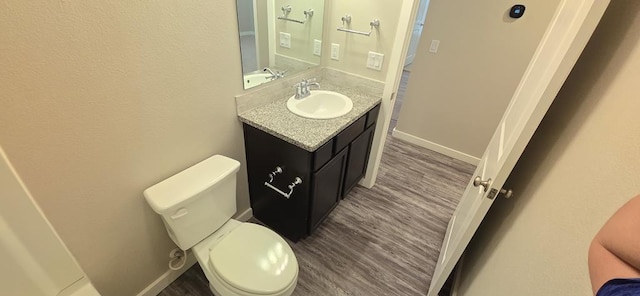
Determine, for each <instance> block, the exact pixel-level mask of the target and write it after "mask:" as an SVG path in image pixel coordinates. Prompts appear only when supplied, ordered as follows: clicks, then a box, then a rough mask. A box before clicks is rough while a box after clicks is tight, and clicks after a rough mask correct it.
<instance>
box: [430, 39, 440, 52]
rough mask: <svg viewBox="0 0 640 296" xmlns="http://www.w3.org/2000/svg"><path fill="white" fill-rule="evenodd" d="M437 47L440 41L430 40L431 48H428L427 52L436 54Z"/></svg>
mask: <svg viewBox="0 0 640 296" xmlns="http://www.w3.org/2000/svg"><path fill="white" fill-rule="evenodd" d="M438 46H440V40H435V39H434V40H431V46H429V52H432V53H436V52H438Z"/></svg>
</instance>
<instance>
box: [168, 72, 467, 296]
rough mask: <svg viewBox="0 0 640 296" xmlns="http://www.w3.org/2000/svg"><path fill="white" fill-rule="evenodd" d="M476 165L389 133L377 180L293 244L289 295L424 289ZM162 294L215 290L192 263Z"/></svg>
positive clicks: (408, 295) (333, 295) (416, 291)
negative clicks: (295, 272)
mask: <svg viewBox="0 0 640 296" xmlns="http://www.w3.org/2000/svg"><path fill="white" fill-rule="evenodd" d="M407 78H408V73H407V72H405V74H404V75H403V79H402V80H403V84H402V85H401V89H400V91H399V95H398V97H399V98H398V99H397V101H396V106H395V108H398V107H399V105H400V104H401V102H402V97H403V95H404V89H405V88H406V80H407ZM397 114H398V112H394V115H395V116H396V117H395V118H392V124H393V125H394V126H395V121H396V120H397ZM474 169H475V167H474V166H472V165H470V164H467V163H464V162H461V161H459V160H456V159H452V158H450V157H447V156H444V155H442V154H439V153H436V152H433V151H430V150H427V149H424V148H421V147H417V146H414V145H411V144H408V143H405V142H402V141H400V140H397V139H394V138H393V137H391V136H388V138H387V142H386V144H385V148H384V152H383V156H382V163H381V165H380V171H379V175H378V179H377V182H376V185H375V186H374V187H373V188H371V189H367V188H364V187H359V186H357V187H356V188H354V189H353V191H352V192H351V193H350V194H349V195H348V197H347V198H346V199H345V200H343V201H342V202H341V203H340V204H339V205H338V207H336V209H335V210H334V211H333V212H332V213H331V214H330V215H329V217H328V218H327V219H326V220H325V221H324V222H323V223H322V225H321V226H320V227H319V228H318V229H317V230H316V232H315V233H314V234H313V235H312V236H310V237H308V238H306V239H304V240H301V241H300V242H298V243H296V244H292V248H293V250H294V252H295V254H296V257H297V259H298V263H299V266H300V273H299V277H298V286H297V288H296V290H295V292H294V293H293V295H295V296H316V295H317V296H340V295H370V296H371V295H381V296H382V295H402V296H411V295H425V293H426V291H427V289H428V285H429V283H430V281H431V275H432V274H433V271H434V269H435V263H436V261H437V259H438V253H439V250H440V246H441V244H442V239H443V238H444V233H445V230H446V226H447V222H448V221H449V219H450V217H451V215H452V213H453V210H454V209H455V206H456V205H457V203H458V199H459V197H460V196H461V194H462V192H463V191H464V187H465V186H466V184H467V182H468V181H469V179H470V178H471V174H472V173H473V171H474ZM159 295H162V296H177V295H181V296H182V295H212V294H211V292H210V291H209V288H208V283H207V280H206V278H205V277H204V274H203V273H202V270H201V269H200V267H199V265H197V264H196V265H195V266H193V267H192V268H191V269H190V270H189V271H187V272H186V273H185V274H183V275H182V276H181V277H180V278H179V279H178V280H176V281H175V282H174V283H172V284H171V285H170V286H169V287H167V288H166V289H165V290H164V291H162V292H161V293H160V294H159Z"/></svg>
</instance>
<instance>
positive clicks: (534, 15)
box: [396, 0, 559, 161]
mask: <svg viewBox="0 0 640 296" xmlns="http://www.w3.org/2000/svg"><path fill="white" fill-rule="evenodd" d="M520 3H521V4H524V5H526V7H527V8H526V12H525V15H524V16H523V17H522V18H520V19H517V20H514V19H511V18H509V17H508V11H509V9H510V8H511V6H512V5H513V4H514V2H513V1H507V0H499V1H490V2H486V1H446V0H432V1H431V3H430V4H429V11H428V13H427V18H426V22H425V25H424V30H423V34H422V37H421V39H420V44H419V46H418V52H417V55H416V58H415V61H414V63H413V65H412V67H411V76H410V78H409V82H408V86H407V92H406V95H405V101H404V103H403V105H402V109H401V111H400V116H399V119H398V125H397V127H396V130H397V131H400V132H402V133H405V134H407V135H410V136H412V137H415V138H416V139H417V140H418V142H419V143H423V144H432V145H429V146H427V147H428V148H431V149H434V147H436V146H438V145H439V146H443V147H444V149H443V150H446V151H451V152H452V153H450V155H451V156H454V157H458V158H460V159H462V160H465V161H467V160H468V158H462V156H464V155H467V156H470V158H474V157H475V158H479V157H481V156H482V154H483V152H484V150H485V148H486V146H487V144H488V143H489V140H490V139H491V136H492V135H493V132H494V130H495V129H496V127H497V125H498V122H499V121H500V118H501V116H502V114H503V113H504V110H505V109H506V107H507V104H508V103H509V101H510V100H511V97H512V95H513V92H514V91H515V89H516V87H517V85H518V83H519V82H520V78H521V77H522V74H523V73H524V70H525V69H526V67H527V65H528V64H529V61H530V59H531V56H532V55H533V52H534V51H535V49H536V47H537V45H538V43H539V41H540V38H541V37H542V34H543V33H544V31H545V29H546V27H547V24H548V22H549V21H550V19H551V17H552V15H553V13H554V11H555V9H556V7H557V5H558V3H559V1H558V0H544V1H521V2H520ZM487 32H490V33H487ZM433 39H435V40H440V47H439V49H438V52H437V54H433V53H430V52H429V47H430V45H431V40H433Z"/></svg>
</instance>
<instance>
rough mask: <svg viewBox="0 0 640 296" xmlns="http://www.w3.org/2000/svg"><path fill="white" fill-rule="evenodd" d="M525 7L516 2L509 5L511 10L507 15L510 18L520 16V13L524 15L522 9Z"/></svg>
mask: <svg viewBox="0 0 640 296" xmlns="http://www.w3.org/2000/svg"><path fill="white" fill-rule="evenodd" d="M525 8H526V7H524V5H522V4H516V5H514V6H513V7H511V10H510V11H509V16H510V17H512V18H516V19H517V18H521V17H522V15H524V10H525Z"/></svg>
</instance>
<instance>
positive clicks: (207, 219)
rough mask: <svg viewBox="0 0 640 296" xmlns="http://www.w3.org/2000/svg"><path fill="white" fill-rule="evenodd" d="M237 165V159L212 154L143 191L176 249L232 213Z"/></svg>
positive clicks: (201, 236)
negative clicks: (159, 216) (160, 218)
mask: <svg viewBox="0 0 640 296" xmlns="http://www.w3.org/2000/svg"><path fill="white" fill-rule="evenodd" d="M239 168H240V163H239V162H238V161H237V160H235V159H231V158H228V157H225V156H222V155H214V156H212V157H210V158H208V159H205V160H203V161H202V162H200V163H198V164H196V165H194V166H192V167H190V168H188V169H186V170H184V171H182V172H180V173H178V174H176V175H173V176H172V177H170V178H168V179H166V180H164V181H162V182H160V183H158V184H156V185H153V186H151V187H149V188H147V189H146V190H145V191H144V197H145V199H146V200H147V202H148V203H149V205H150V206H151V208H152V209H153V210H154V211H155V212H156V213H158V214H160V215H161V216H162V221H163V222H164V225H165V227H166V228H167V232H168V233H169V237H171V239H172V240H173V241H174V242H175V243H176V245H178V247H180V249H182V250H187V249H190V248H191V247H193V246H194V245H195V244H197V243H198V242H200V241H201V240H203V239H204V238H206V237H207V236H209V235H211V234H212V233H214V232H215V231H216V230H218V228H220V227H221V226H222V225H224V224H225V223H226V222H227V221H229V219H231V217H232V216H233V215H234V214H235V212H236V172H238V169H239Z"/></svg>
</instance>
